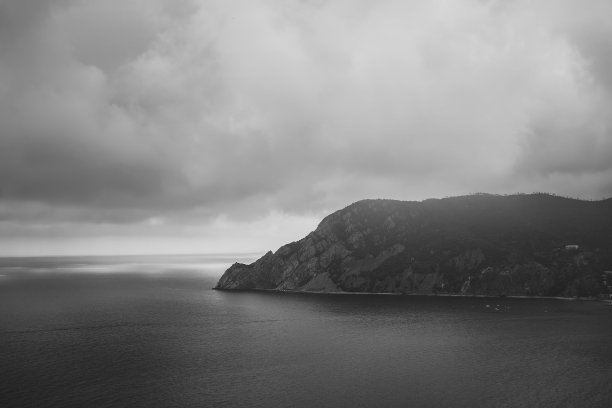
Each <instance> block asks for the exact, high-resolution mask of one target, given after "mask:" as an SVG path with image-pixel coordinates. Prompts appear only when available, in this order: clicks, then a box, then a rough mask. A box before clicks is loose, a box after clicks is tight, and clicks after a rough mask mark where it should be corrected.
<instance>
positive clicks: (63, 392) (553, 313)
mask: <svg viewBox="0 0 612 408" xmlns="http://www.w3.org/2000/svg"><path fill="white" fill-rule="evenodd" d="M256 257H257V255H254V254H233V255H232V254H231V255H190V256H155V257H142V256H141V257H127V256H123V257H44V258H2V259H0V407H3V408H8V407H87V408H95V407H272V408H274V407H308V408H311V407H591V408H596V407H602V408H603V407H606V408H608V407H610V406H612V405H611V404H612V307H611V306H610V305H608V304H606V303H604V302H598V301H581V300H571V301H568V300H556V299H510V298H471V297H441V296H401V295H400V296H393V295H324V294H318V295H317V294H295V293H272V292H224V291H215V290H212V287H213V286H214V285H215V283H216V281H217V280H218V278H219V277H220V276H221V274H222V273H223V271H224V270H225V268H227V267H228V266H229V265H230V264H232V263H233V262H235V261H241V262H249V261H251V260H253V259H255V258H256Z"/></svg>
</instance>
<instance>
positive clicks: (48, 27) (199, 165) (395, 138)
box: [0, 0, 612, 255]
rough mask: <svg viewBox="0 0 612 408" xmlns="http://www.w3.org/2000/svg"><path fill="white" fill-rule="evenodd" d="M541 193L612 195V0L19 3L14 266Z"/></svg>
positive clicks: (7, 220) (265, 241)
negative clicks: (352, 209) (384, 203)
mask: <svg viewBox="0 0 612 408" xmlns="http://www.w3.org/2000/svg"><path fill="white" fill-rule="evenodd" d="M533 191H545V192H551V193H556V194H561V195H567V196H572V197H580V198H588V199H599V198H603V197H609V196H612V1H610V0H589V1H588V4H586V3H585V2H584V1H579V0H538V1H532V0H499V1H495V0H490V1H489V0H422V1H419V0H413V1H405V0H402V1H393V0H377V1H374V0H372V1H365V0H245V1H240V0H219V1H214V0H211V1H209V0H105V1H94V0H88V1H85V0H48V1H41V0H0V255H34V254H71V253H74V254H88V253H92V254H93V253H155V252H161V253H185V252H187V253H207V252H236V251H253V252H260V251H266V250H268V249H272V250H276V249H277V248H278V247H279V246H280V245H282V244H284V243H286V242H290V241H293V240H297V239H299V238H301V237H303V236H304V235H305V234H306V233H307V232H309V231H310V230H312V229H314V228H315V227H316V225H317V223H318V221H319V220H320V218H322V217H323V216H324V215H325V214H327V213H329V212H331V211H334V210H337V209H340V208H342V207H344V206H346V205H348V204H350V203H351V202H353V201H356V200H359V199H363V198H395V199H406V200H420V199H425V198H429V197H444V196H450V195H459V194H467V193H471V192H491V193H513V192H533Z"/></svg>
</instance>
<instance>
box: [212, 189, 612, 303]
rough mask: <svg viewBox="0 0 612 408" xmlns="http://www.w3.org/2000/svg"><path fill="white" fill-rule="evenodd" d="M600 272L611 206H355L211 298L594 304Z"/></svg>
mask: <svg viewBox="0 0 612 408" xmlns="http://www.w3.org/2000/svg"><path fill="white" fill-rule="evenodd" d="M568 245H570V246H571V245H574V246H575V245H577V246H578V247H577V248H575V247H573V246H572V247H571V249H567V248H566V246H568ZM604 270H612V200H610V199H608V200H603V201H580V200H574V199H568V198H563V197H557V196H551V195H546V194H531V195H512V196H496V195H486V194H478V195H472V196H463V197H454V198H446V199H440V200H437V199H436V200H425V201H423V202H404V201H395V200H363V201H359V202H356V203H354V204H352V205H350V206H348V207H346V208H345V209H343V210H340V211H337V212H335V213H333V214H331V215H329V216H328V217H326V218H325V219H323V221H322V222H321V223H320V224H319V226H318V227H317V229H316V230H315V231H313V232H312V233H310V234H309V235H308V236H306V237H305V238H303V239H302V240H300V241H297V242H293V243H290V244H287V245H284V246H282V247H281V248H279V249H278V250H277V251H276V252H275V253H272V252H268V253H267V254H265V255H264V256H263V257H261V258H260V259H259V260H257V261H256V262H254V263H252V264H251V265H245V264H239V263H236V264H234V265H232V266H231V267H230V268H229V269H228V270H227V271H226V272H225V273H224V274H223V276H222V277H221V279H220V280H219V282H218V284H217V286H216V289H225V290H252V289H269V290H288V291H309V292H371V293H456V294H474V295H476V294H484V295H540V296H561V295H564V296H592V295H596V294H598V293H604V292H606V291H607V288H606V287H605V286H604V285H603V283H602V281H601V278H600V276H601V274H602V272H603V271H604Z"/></svg>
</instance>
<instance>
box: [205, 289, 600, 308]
mask: <svg viewBox="0 0 612 408" xmlns="http://www.w3.org/2000/svg"><path fill="white" fill-rule="evenodd" d="M211 289H212V290H218V291H221V292H264V293H279V294H286V293H289V294H297V295H322V296H335V295H340V296H347V295H348V296H422V297H459V298H483V299H549V300H551V299H552V300H564V301H600V302H603V303H606V304H608V305H610V306H612V300H609V299H600V298H596V297H588V298H587V297H564V296H528V295H462V294H459V293H437V294H435V293H418V292H414V293H397V292H341V291H338V292H325V291H308V290H288V289H225V288H219V287H217V286H215V287H213V288H211Z"/></svg>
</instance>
